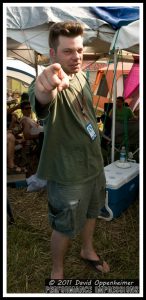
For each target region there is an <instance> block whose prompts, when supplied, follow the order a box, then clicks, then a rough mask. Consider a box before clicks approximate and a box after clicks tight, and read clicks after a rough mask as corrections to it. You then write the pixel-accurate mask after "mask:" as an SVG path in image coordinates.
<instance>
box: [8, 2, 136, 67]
mask: <svg viewBox="0 0 146 300" xmlns="http://www.w3.org/2000/svg"><path fill="white" fill-rule="evenodd" d="M127 9H128V8H127ZM65 20H74V21H79V22H81V23H83V25H84V28H85V30H84V32H85V34H84V46H85V48H84V49H85V54H91V53H94V54H95V53H100V54H101V55H105V54H108V53H109V51H110V49H111V43H112V42H113V45H114V46H115V44H117V43H118V48H119V49H126V50H129V49H130V51H132V52H134V53H138V51H139V48H138V45H139V20H137V21H135V22H132V23H130V24H128V25H126V26H124V30H122V28H123V27H121V28H120V30H119V31H118V37H117V36H116V38H114V37H115V35H116V34H117V30H115V29H114V28H113V27H112V26H111V24H110V23H108V22H106V21H105V20H102V19H101V18H99V17H97V15H96V14H95V12H93V9H91V7H76V6H70V7H68V6H63V7H56V6H55V7H53V6H50V7H49V6H47V7H29V6H28V7H19V6H18V7H10V6H9V7H7V56H11V57H17V58H18V56H19V58H20V59H21V60H23V61H27V62H28V64H31V65H35V63H36V56H35V53H37V54H39V56H40V59H41V57H42V56H45V57H47V58H48V57H49V46H48V35H49V27H50V26H51V25H52V23H54V22H58V21H65ZM129 26H130V30H129ZM133 26H134V27H133ZM131 33H132V36H131ZM127 41H128V44H127Z"/></svg>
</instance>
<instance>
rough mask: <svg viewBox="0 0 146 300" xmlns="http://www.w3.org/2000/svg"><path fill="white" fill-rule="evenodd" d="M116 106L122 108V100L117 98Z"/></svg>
mask: <svg viewBox="0 0 146 300" xmlns="http://www.w3.org/2000/svg"><path fill="white" fill-rule="evenodd" d="M117 107H118V108H122V107H123V100H121V99H117Z"/></svg>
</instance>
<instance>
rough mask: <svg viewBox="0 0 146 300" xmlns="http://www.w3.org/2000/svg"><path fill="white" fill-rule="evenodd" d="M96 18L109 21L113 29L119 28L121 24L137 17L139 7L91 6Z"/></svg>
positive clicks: (126, 23) (123, 24)
mask: <svg viewBox="0 0 146 300" xmlns="http://www.w3.org/2000/svg"><path fill="white" fill-rule="evenodd" d="M91 11H92V12H94V13H95V14H96V15H97V17H98V18H100V19H102V20H104V21H106V22H107V23H109V24H110V25H111V26H112V27H113V28H114V29H119V28H120V27H122V26H125V25H128V24H129V23H131V22H133V21H136V20H138V19H139V7H132V6H131V7H127V6H126V7H124V6H118V7H113V6H110V7H108V6H107V7H97V6H96V7H91Z"/></svg>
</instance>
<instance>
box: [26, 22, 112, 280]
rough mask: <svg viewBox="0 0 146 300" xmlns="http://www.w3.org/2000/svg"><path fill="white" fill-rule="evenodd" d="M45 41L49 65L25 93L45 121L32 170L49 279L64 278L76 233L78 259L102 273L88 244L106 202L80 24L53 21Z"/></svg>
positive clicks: (103, 266)
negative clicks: (41, 182) (45, 232)
mask: <svg viewBox="0 0 146 300" xmlns="http://www.w3.org/2000/svg"><path fill="white" fill-rule="evenodd" d="M49 45H50V57H51V62H52V64H51V65H50V66H48V67H46V68H45V69H44V70H43V72H42V73H41V74H40V75H39V76H38V77H37V78H36V81H34V82H33V83H32V84H31V86H30V88H29V96H30V102H31V105H32V109H33V111H34V112H35V113H36V114H37V116H38V118H41V119H43V120H44V131H45V132H44V142H43V147H42V151H41V156H40V161H39V166H38V171H37V175H38V177H39V178H41V179H47V181H48V184H47V190H48V206H49V221H50V224H51V226H52V229H53V231H52V236H51V252H52V271H51V279H63V278H64V259H65V256H66V253H67V251H68V248H69V245H70V243H71V241H72V239H73V238H74V237H75V236H76V235H77V234H78V233H81V236H82V245H81V252H80V256H81V258H82V260H84V261H85V262H87V263H89V264H90V265H91V266H92V267H93V268H94V270H95V271H96V272H99V271H100V272H102V273H107V272H109V270H110V268H109V265H108V264H107V262H106V261H104V260H102V259H101V258H100V256H99V255H98V254H97V252H96V249H94V246H93V234H94V232H95V225H96V219H97V217H98V215H99V214H100V210H101V208H102V207H103V206H104V204H105V174H104V165H103V158H102V154H101V146H100V138H99V131H98V125H97V120H96V115H95V112H94V108H93V105H92V94H91V89H90V85H89V82H88V80H87V79H86V76H85V74H84V73H83V72H82V71H81V67H82V61H83V27H82V25H81V24H80V23H78V22H72V21H67V22H59V23H56V24H54V25H52V27H51V28H50V35H49Z"/></svg>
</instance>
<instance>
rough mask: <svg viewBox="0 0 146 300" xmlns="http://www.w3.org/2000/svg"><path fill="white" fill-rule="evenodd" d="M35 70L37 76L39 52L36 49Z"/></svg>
mask: <svg viewBox="0 0 146 300" xmlns="http://www.w3.org/2000/svg"><path fill="white" fill-rule="evenodd" d="M35 71H36V77H37V76H38V53H37V52H36V51H35Z"/></svg>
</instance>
